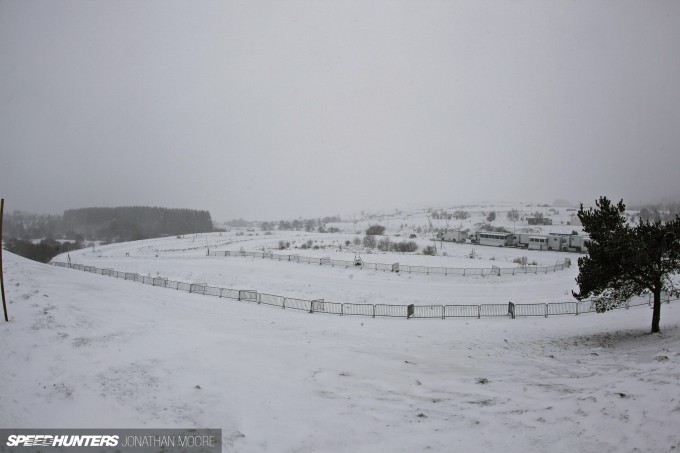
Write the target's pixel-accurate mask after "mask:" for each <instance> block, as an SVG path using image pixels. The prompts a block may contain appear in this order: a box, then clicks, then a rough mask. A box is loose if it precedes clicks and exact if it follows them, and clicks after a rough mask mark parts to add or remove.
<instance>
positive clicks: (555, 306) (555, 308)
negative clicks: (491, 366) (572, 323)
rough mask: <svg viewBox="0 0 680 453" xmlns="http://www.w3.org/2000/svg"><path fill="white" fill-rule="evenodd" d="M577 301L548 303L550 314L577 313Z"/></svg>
mask: <svg viewBox="0 0 680 453" xmlns="http://www.w3.org/2000/svg"><path fill="white" fill-rule="evenodd" d="M576 306H577V303H576V302H557V303H550V304H548V314H549V315H575V314H576V308H577V307H576Z"/></svg>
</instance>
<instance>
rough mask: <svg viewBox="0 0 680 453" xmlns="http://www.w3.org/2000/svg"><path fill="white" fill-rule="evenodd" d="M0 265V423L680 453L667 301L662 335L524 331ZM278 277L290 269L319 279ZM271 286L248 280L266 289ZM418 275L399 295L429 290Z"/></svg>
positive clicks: (679, 342)
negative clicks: (3, 307)
mask: <svg viewBox="0 0 680 453" xmlns="http://www.w3.org/2000/svg"><path fill="white" fill-rule="evenodd" d="M173 239H174V240H176V239H175V238H173ZM137 246H139V244H137ZM142 246H143V247H146V246H148V244H147V245H142ZM112 247H113V246H112ZM127 247H135V245H134V243H132V245H130V244H128V245H127ZM95 253H96V252H95ZM110 254H111V255H112V257H111V258H109V260H110V261H108V262H109V264H111V267H116V268H119V267H121V266H124V265H128V266H130V267H134V266H138V265H139V266H140V267H141V266H142V265H143V264H144V263H153V266H151V265H148V267H147V268H148V269H149V271H150V272H151V270H152V269H153V270H154V271H155V269H156V268H158V271H163V272H170V271H171V270H172V269H173V268H175V267H176V268H177V269H176V271H175V272H176V273H178V274H181V273H188V274H191V276H192V277H200V276H201V273H202V272H207V271H205V270H204V269H207V268H206V267H203V266H205V265H204V264H201V263H209V264H210V265H211V266H213V267H214V268H215V269H216V270H214V271H213V272H215V274H214V275H217V274H219V273H223V274H224V277H225V279H226V278H229V277H228V275H229V274H230V273H231V272H238V276H239V278H244V276H246V275H248V274H249V273H250V272H251V270H252V271H253V272H255V270H253V268H252V267H249V266H251V264H250V261H248V260H247V259H243V260H238V259H231V258H221V259H212V258H211V259H206V258H205V257H201V256H198V255H200V253H198V254H197V255H196V256H194V257H190V256H184V257H183V258H172V257H169V256H165V255H161V256H159V258H158V259H156V258H155V254H153V255H150V256H148V257H147V258H139V257H136V258H133V257H128V258H127V260H126V259H125V258H126V257H125V256H124V253H123V256H117V254H114V253H113V251H111V253H110ZM104 255H106V253H105V250H102V256H104ZM114 255H116V256H117V257H115V256H114ZM72 258H74V257H73V255H72ZM91 259H92V260H93V261H95V262H97V265H100V264H101V263H100V261H102V260H104V258H103V257H102V258H97V257H96V256H93V257H92V258H91ZM116 259H117V260H119V261H118V262H116V261H111V260H116ZM4 260H5V262H4V264H5V282H6V289H7V297H8V300H9V306H8V308H9V312H10V322H9V323H4V322H3V323H2V325H0V344H2V346H1V347H0V363H2V366H1V367H0V382H1V383H2V384H1V385H0V408H1V410H0V426H2V427H22V428H30V427H36V428H43V427H47V428H49V427H55V428H56V427H60V428H65V427H80V428H83V427H92V428H108V427H112V428H119V427H154V428H158V427H208V428H221V429H222V430H223V436H224V438H223V441H224V446H225V448H224V449H225V451H237V452H262V451H265V452H266V451H272V452H292V451H323V452H332V451H338V452H340V451H342V452H350V451H351V452H355V451H366V452H369V451H370V452H375V451H409V452H412V451H445V452H450V451H475V452H476V451H498V452H544V451H551V452H574V451H582V452H598V453H601V452H621V451H639V452H646V451H678V450H677V449H678V448H680V431H679V430H678V426H680V364H679V361H680V305H676V304H673V303H672V304H664V305H663V307H662V322H661V328H662V333H661V334H660V335H650V334H648V333H647V332H648V330H649V324H650V322H651V311H650V310H649V309H648V308H647V307H637V308H631V309H630V310H617V311H614V312H610V313H606V314H585V315H581V316H578V317H577V316H561V317H550V318H531V319H529V318H522V319H515V320H510V319H507V318H500V319H452V320H405V319H397V320H394V319H372V318H352V317H339V316H322V315H318V314H306V313H301V312H293V311H288V310H276V309H273V308H271V307H264V306H259V305H254V304H247V303H240V302H236V301H232V300H225V299H218V298H212V297H205V296H201V295H195V294H187V293H183V292H179V291H171V290H167V289H161V288H154V287H152V286H148V285H139V284H134V283H131V282H128V281H124V280H119V279H113V278H109V277H104V276H98V275H94V274H89V273H84V272H78V271H74V270H70V269H62V268H56V267H52V266H47V265H41V264H38V263H35V262H30V261H27V260H25V259H23V258H20V257H17V256H15V255H12V254H10V253H5V254H4ZM82 260H84V255H83V256H78V261H82ZM173 260H177V261H173ZM74 261H75V258H74ZM262 262H263V261H262V260H260V261H258V262H257V263H258V264H257V265H256V266H257V269H256V270H257V272H260V271H261V270H262V269H261V268H260V266H261V263H262ZM163 263H166V264H163ZM226 263H232V264H233V266H234V267H224V268H223V267H222V266H223V265H226V266H231V265H230V264H226ZM272 264H278V265H279V266H278V267H277V269H283V270H282V271H277V272H283V273H288V272H290V273H295V272H298V270H299V271H300V272H306V271H307V270H309V269H310V267H308V266H304V265H297V264H292V263H272ZM252 265H255V264H254V263H253V264H252ZM284 266H285V267H284ZM138 270H142V269H141V268H140V269H138ZM315 272H319V273H320V271H315ZM570 272H571V271H565V272H563V273H560V272H557V273H554V274H548V275H544V276H540V275H539V276H533V278H532V279H529V277H530V276H526V278H527V279H528V280H526V281H521V280H520V279H518V278H516V277H515V279H514V280H511V281H508V282H503V284H500V283H497V282H499V280H495V281H494V280H492V279H486V280H483V281H481V282H476V283H477V284H476V285H475V281H474V280H466V281H468V282H471V283H467V284H470V285H475V286H476V288H477V290H479V289H480V288H482V287H489V288H493V287H494V286H499V285H500V286H502V287H503V288H504V290H505V291H508V290H509V289H510V288H512V285H513V283H512V282H513V281H514V282H517V283H516V284H517V285H518V288H517V290H518V291H519V288H520V287H521V286H522V285H524V286H526V288H527V292H528V293H531V292H532V289H531V288H534V290H533V291H538V290H535V288H542V287H545V288H549V287H551V286H552V285H558V282H557V281H552V280H551V279H553V278H554V279H561V278H564V277H563V276H568V277H569V278H572V279H573V274H570ZM211 275H212V274H211ZM268 275H272V276H273V275H274V274H266V273H265V274H264V275H261V276H260V277H258V278H255V277H253V280H252V281H245V282H244V283H245V284H251V283H252V284H253V285H255V284H256V286H257V289H261V287H262V286H263V285H265V284H266V282H265V280H266V279H267V278H268ZM388 275H389V274H388ZM205 277H206V278H207V277H209V275H206V276H205ZM301 277H302V275H298V276H296V277H295V278H301ZM326 277H327V278H326V279H325V281H324V283H323V285H324V286H323V288H319V290H320V292H334V291H337V292H340V291H342V290H343V289H344V288H345V287H346V286H349V284H350V283H353V282H355V281H357V280H359V279H362V278H367V279H371V280H376V281H380V280H379V275H378V274H376V275H370V274H361V273H359V272H355V273H354V278H353V279H350V278H349V277H348V275H347V274H341V273H339V274H337V275H336V271H329V272H328V275H327V276H326ZM315 278H316V277H315ZM393 278H395V279H398V278H402V277H393ZM416 278H417V280H415V279H416ZM522 278H524V277H522ZM413 279H414V280H413V281H417V283H418V284H417V285H407V284H403V285H402V286H400V287H399V288H400V291H401V290H405V288H406V287H407V286H414V287H422V286H423V283H426V284H427V285H428V286H429V285H430V284H431V283H430V282H431V280H430V279H431V277H425V276H417V277H416V276H414V277H413ZM276 281H277V282H279V283H280V282H281V276H280V275H279V276H277V277H276ZM291 281H293V280H291ZM284 282H285V280H284ZM445 282H447V283H446V284H448V285H452V283H451V282H452V280H445ZM455 282H456V283H455V284H453V286H451V288H453V289H454V290H456V291H457V290H458V289H459V287H457V286H455V285H456V284H457V283H459V282H460V280H456V281H455ZM494 282H496V283H494ZM394 284H396V282H388V283H386V284H385V285H384V286H385V287H388V286H393V285H394ZM299 286H300V285H297V286H296V287H295V288H298V287H299ZM334 286H336V287H340V289H339V290H334V289H332V287H334ZM295 288H291V289H290V290H291V291H299V289H295ZM460 288H465V286H462V287H460ZM470 288H472V286H471V287H470ZM321 289H323V291H321ZM287 290H288V289H287V288H279V290H278V292H279V293H285V292H286V291H287ZM540 291H542V290H540ZM540 291H539V292H540ZM558 291H561V289H560V290H558ZM390 297H391V296H390ZM488 297H491V296H488Z"/></svg>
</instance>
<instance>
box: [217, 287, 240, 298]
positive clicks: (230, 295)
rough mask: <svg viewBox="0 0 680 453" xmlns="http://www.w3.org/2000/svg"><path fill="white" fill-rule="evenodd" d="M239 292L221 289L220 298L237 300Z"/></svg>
mask: <svg viewBox="0 0 680 453" xmlns="http://www.w3.org/2000/svg"><path fill="white" fill-rule="evenodd" d="M238 296H239V291H238V290H237V289H229V288H221V289H220V297H224V298H227V299H236V300H238Z"/></svg>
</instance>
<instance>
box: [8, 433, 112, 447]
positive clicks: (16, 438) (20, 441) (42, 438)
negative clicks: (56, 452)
mask: <svg viewBox="0 0 680 453" xmlns="http://www.w3.org/2000/svg"><path fill="white" fill-rule="evenodd" d="M6 445H7V446H8V447H116V446H117V445H118V436H101V435H100V436H68V435H62V436H51V435H49V434H46V435H40V434H25V435H22V434H19V435H16V434H11V435H9V436H7V443H6Z"/></svg>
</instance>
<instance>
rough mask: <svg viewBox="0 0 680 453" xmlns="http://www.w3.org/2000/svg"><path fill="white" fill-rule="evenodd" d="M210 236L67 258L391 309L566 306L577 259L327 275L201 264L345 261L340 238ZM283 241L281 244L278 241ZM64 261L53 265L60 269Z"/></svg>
mask: <svg viewBox="0 0 680 453" xmlns="http://www.w3.org/2000/svg"><path fill="white" fill-rule="evenodd" d="M248 234H250V235H249V236H247V235H243V236H241V235H238V233H234V232H232V233H211V234H207V235H198V236H188V235H187V236H186V237H183V238H176V237H170V238H159V239H149V240H144V241H135V242H128V243H122V244H111V245H106V246H99V247H95V249H94V250H93V249H92V248H86V249H83V250H79V251H74V252H70V254H68V256H70V258H71V261H72V263H78V264H83V265H89V266H96V267H99V268H111V269H114V270H117V271H122V272H134V273H139V274H140V275H148V276H153V277H156V276H160V277H165V278H169V279H170V280H177V281H182V282H188V283H207V284H208V285H210V286H215V287H221V288H232V289H247V290H256V291H259V292H262V293H268V294H276V295H281V296H284V297H293V298H301V299H308V300H309V299H324V300H326V301H328V302H336V303H359V304H363V303H368V304H391V305H409V304H416V305H466V304H472V305H479V304H497V303H508V302H510V301H511V302H515V303H550V302H573V301H574V299H573V297H572V296H571V291H572V290H574V289H577V287H576V285H575V278H576V275H577V274H578V269H577V266H576V260H577V258H578V255H576V254H572V253H563V252H541V251H532V250H523V249H514V248H506V247H483V246H476V247H474V250H475V254H476V256H478V257H479V258H475V259H470V258H469V253H470V251H471V250H472V248H473V247H472V246H471V244H453V243H447V244H444V247H445V250H446V251H447V252H448V253H447V255H448V256H434V257H433V256H424V255H420V254H399V253H372V254H363V255H361V257H362V259H363V260H364V261H366V262H372V263H394V262H400V263H401V264H407V265H421V266H422V265H425V266H430V267H436V266H445V267H454V268H455V267H457V268H461V267H467V268H487V269H489V268H491V266H500V267H517V264H515V263H513V262H512V260H513V259H515V258H517V257H519V256H527V257H528V258H529V261H530V262H536V263H538V264H539V265H554V264H555V263H556V262H558V261H559V262H560V263H561V262H563V261H564V258H571V259H572V264H573V265H572V267H571V268H568V269H565V270H561V271H557V272H549V273H547V274H545V273H543V274H527V275H514V276H513V275H503V276H500V277H499V276H484V277H482V276H476V277H475V276H467V277H462V276H441V275H421V274H408V273H392V272H381V271H374V270H373V271H370V270H361V269H356V268H349V269H345V268H333V267H329V266H318V265H312V264H302V263H291V262H281V261H273V260H269V259H261V258H246V257H214V256H210V257H207V256H206V248H208V247H209V248H210V250H211V251H212V250H239V249H241V248H243V249H244V250H249V251H250V250H263V249H264V250H272V251H273V252H274V253H284V254H285V253H298V254H300V255H303V256H316V257H320V256H331V257H333V258H339V259H345V260H352V259H353V258H354V256H355V252H354V251H353V250H352V249H351V248H350V249H347V248H345V249H343V250H339V249H338V247H337V246H335V247H333V246H329V244H336V245H337V244H344V242H345V241H346V240H347V239H346V237H350V238H351V237H353V236H351V235H350V236H347V235H344V236H343V235H340V234H338V235H327V234H320V233H303V232H277V234H276V235H266V234H264V233H261V232H253V233H248ZM282 238H283V239H282ZM309 238H312V241H316V243H318V244H319V245H326V246H327V248H325V249H319V250H314V249H305V250H301V249H298V250H294V251H291V250H275V248H274V245H275V244H276V243H278V242H279V241H280V240H284V239H285V240H286V241H288V242H291V243H292V242H297V243H304V242H306V241H307V240H310V239H309ZM68 256H67V254H63V255H60V256H58V257H56V258H55V261H62V262H66V261H67V260H68Z"/></svg>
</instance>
